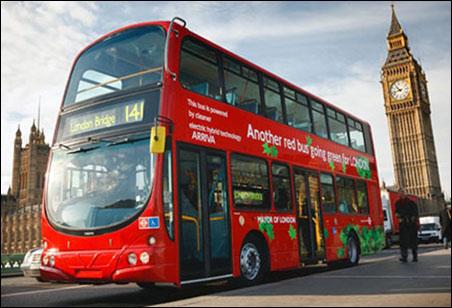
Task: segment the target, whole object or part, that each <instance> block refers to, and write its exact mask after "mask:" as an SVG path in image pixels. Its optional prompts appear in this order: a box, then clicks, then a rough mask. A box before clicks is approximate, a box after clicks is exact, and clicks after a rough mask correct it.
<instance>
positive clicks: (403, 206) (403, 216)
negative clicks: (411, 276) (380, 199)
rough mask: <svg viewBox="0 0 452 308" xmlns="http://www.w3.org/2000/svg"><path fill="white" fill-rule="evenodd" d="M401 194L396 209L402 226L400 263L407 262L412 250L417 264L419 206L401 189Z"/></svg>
mask: <svg viewBox="0 0 452 308" xmlns="http://www.w3.org/2000/svg"><path fill="white" fill-rule="evenodd" d="M399 192H400V199H399V200H397V202H396V204H395V207H396V216H397V218H398V219H399V224H400V253H401V258H400V261H401V262H403V263H406V262H407V259H408V249H411V251H412V253H413V262H417V231H418V228H419V212H418V209H417V204H416V203H415V202H414V201H413V200H411V199H409V198H408V197H407V195H406V194H405V191H404V190H403V189H400V190H399Z"/></svg>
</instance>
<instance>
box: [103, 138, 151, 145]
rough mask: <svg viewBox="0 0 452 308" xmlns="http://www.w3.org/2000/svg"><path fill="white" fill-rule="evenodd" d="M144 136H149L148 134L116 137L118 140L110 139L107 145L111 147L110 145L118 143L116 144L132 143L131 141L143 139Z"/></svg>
mask: <svg viewBox="0 0 452 308" xmlns="http://www.w3.org/2000/svg"><path fill="white" fill-rule="evenodd" d="M146 138H149V136H146V137H136V138H133V137H132V138H129V137H126V138H122V139H118V140H116V141H112V142H110V143H109V144H108V146H109V147H111V146H114V145H118V144H125V143H133V142H135V141H139V140H143V139H146Z"/></svg>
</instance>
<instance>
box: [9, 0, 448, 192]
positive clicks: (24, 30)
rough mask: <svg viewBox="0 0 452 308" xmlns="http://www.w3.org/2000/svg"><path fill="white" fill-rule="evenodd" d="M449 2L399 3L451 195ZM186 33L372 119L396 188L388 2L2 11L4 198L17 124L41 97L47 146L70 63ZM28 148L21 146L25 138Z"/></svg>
mask: <svg viewBox="0 0 452 308" xmlns="http://www.w3.org/2000/svg"><path fill="white" fill-rule="evenodd" d="M450 6H451V5H450V2H432V1H428V2H398V3H397V4H396V10H397V15H398V17H399V21H400V22H401V24H402V27H403V28H404V29H405V31H406V33H407V34H408V37H409V39H410V45H411V47H412V51H413V53H414V55H415V56H417V57H419V58H421V59H422V65H423V67H424V70H425V71H426V74H427V78H428V80H429V92H430V98H431V103H432V122H433V129H434V134H435V143H436V152H437V154H438V162H439V165H440V168H441V170H440V174H441V181H442V186H443V189H445V190H448V194H449V195H450V187H451V185H450V178H451V175H450V170H451V167H450V161H451V158H450V152H451V151H450V131H451V129H450V114H451V113H450V101H451V100H450V96H451V95H450V93H451V90H450V67H451V65H450V57H451V56H450V37H451V33H450ZM174 16H180V17H182V18H185V19H186V20H187V23H188V27H189V29H190V30H193V31H194V32H196V33H198V34H200V35H202V36H204V37H206V38H208V39H210V40H212V41H213V42H215V43H217V44H219V45H221V46H223V47H225V48H227V49H230V50H232V51H233V52H235V53H237V54H239V55H241V56H243V57H245V58H247V59H248V60H250V61H252V62H254V63H256V64H258V65H261V66H262V67H264V68H265V69H268V70H269V71H272V72H274V73H276V74H278V75H279V76H281V77H283V78H285V79H287V80H288V81H291V82H293V83H295V84H297V85H300V86H301V87H303V88H306V89H307V90H309V91H311V92H312V93H314V94H316V95H318V96H320V97H322V98H325V99H326V100H328V101H330V102H331V103H333V104H335V105H338V106H340V107H342V108H343V109H345V110H347V111H350V112H351V113H353V114H355V115H357V116H359V117H361V118H363V119H365V120H368V121H369V122H370V123H371V125H372V127H373V133H374V139H375V143H376V151H377V158H378V163H379V173H380V179H385V180H386V182H388V183H390V182H391V181H393V174H392V158H391V154H390V153H391V152H390V150H389V149H390V147H389V133H388V127H387V122H386V116H385V114H384V107H383V95H382V90H381V85H380V82H379V78H380V67H381V65H382V64H383V62H384V60H385V57H386V34H387V31H388V28H389V22H390V6H389V2H325V3H323V2H127V3H122V2H13V3H10V2H2V10H1V31H2V35H1V78H2V79H1V82H2V88H1V95H2V114H1V131H2V133H1V134H2V138H1V139H2V144H1V148H2V152H1V162H2V192H4V191H6V190H5V187H6V188H7V185H6V184H5V183H6V182H8V183H9V179H7V178H6V176H7V175H8V174H10V173H11V170H10V169H11V164H12V148H11V143H12V141H13V139H14V133H15V130H16V129H17V124H18V123H20V124H21V128H22V131H23V133H24V135H25V136H28V129H29V127H30V126H31V123H32V120H33V118H34V117H36V113H37V102H38V100H39V97H40V96H41V101H42V114H41V123H42V125H41V126H43V127H45V128H46V136H47V140H48V141H49V139H50V136H51V135H52V132H53V127H54V125H55V122H56V114H57V110H58V108H59V105H60V101H61V98H62V95H63V90H64V87H65V83H66V80H67V77H68V75H69V70H70V67H71V65H72V61H73V59H74V58H75V56H76V54H77V53H78V52H79V51H80V50H81V49H82V48H84V47H85V46H86V45H87V44H89V43H90V42H92V41H93V40H94V39H96V38H97V37H99V36H100V35H102V34H104V33H107V32H109V31H112V30H114V29H117V28H119V27H122V26H125V25H128V24H131V23H136V22H141V21H149V20H170V19H171V18H173V17H174ZM24 139H25V138H24Z"/></svg>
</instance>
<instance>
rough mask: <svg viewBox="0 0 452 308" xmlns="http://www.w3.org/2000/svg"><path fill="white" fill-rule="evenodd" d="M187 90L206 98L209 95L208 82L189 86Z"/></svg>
mask: <svg viewBox="0 0 452 308" xmlns="http://www.w3.org/2000/svg"><path fill="white" fill-rule="evenodd" d="M189 89H190V90H192V91H193V92H196V93H199V94H202V95H205V96H208V95H209V83H208V82H201V83H198V84H195V85H191V86H189Z"/></svg>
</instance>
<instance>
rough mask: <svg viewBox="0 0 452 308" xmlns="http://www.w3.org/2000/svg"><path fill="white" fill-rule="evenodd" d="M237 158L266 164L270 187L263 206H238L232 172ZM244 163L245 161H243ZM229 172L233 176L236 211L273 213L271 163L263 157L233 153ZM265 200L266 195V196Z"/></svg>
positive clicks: (233, 197)
mask: <svg viewBox="0 0 452 308" xmlns="http://www.w3.org/2000/svg"><path fill="white" fill-rule="evenodd" d="M237 157H240V158H244V159H245V160H248V161H250V160H257V161H261V162H264V163H265V166H266V168H267V186H268V194H267V200H265V199H264V200H263V203H262V204H263V206H241V205H237V203H236V202H235V194H234V174H233V170H232V165H233V160H234V159H235V158H237ZM242 161H243V160H242ZM229 166H230V168H229V172H230V175H231V196H232V204H233V207H234V209H237V210H240V211H249V212H263V211H265V212H271V211H272V209H273V207H272V203H273V200H272V199H273V197H272V195H271V193H272V189H271V188H272V187H271V176H272V174H271V170H270V168H269V163H268V161H267V160H266V159H264V158H261V157H257V156H253V155H247V154H242V153H237V152H233V153H231V154H230V163H229ZM264 198H265V195H264Z"/></svg>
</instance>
